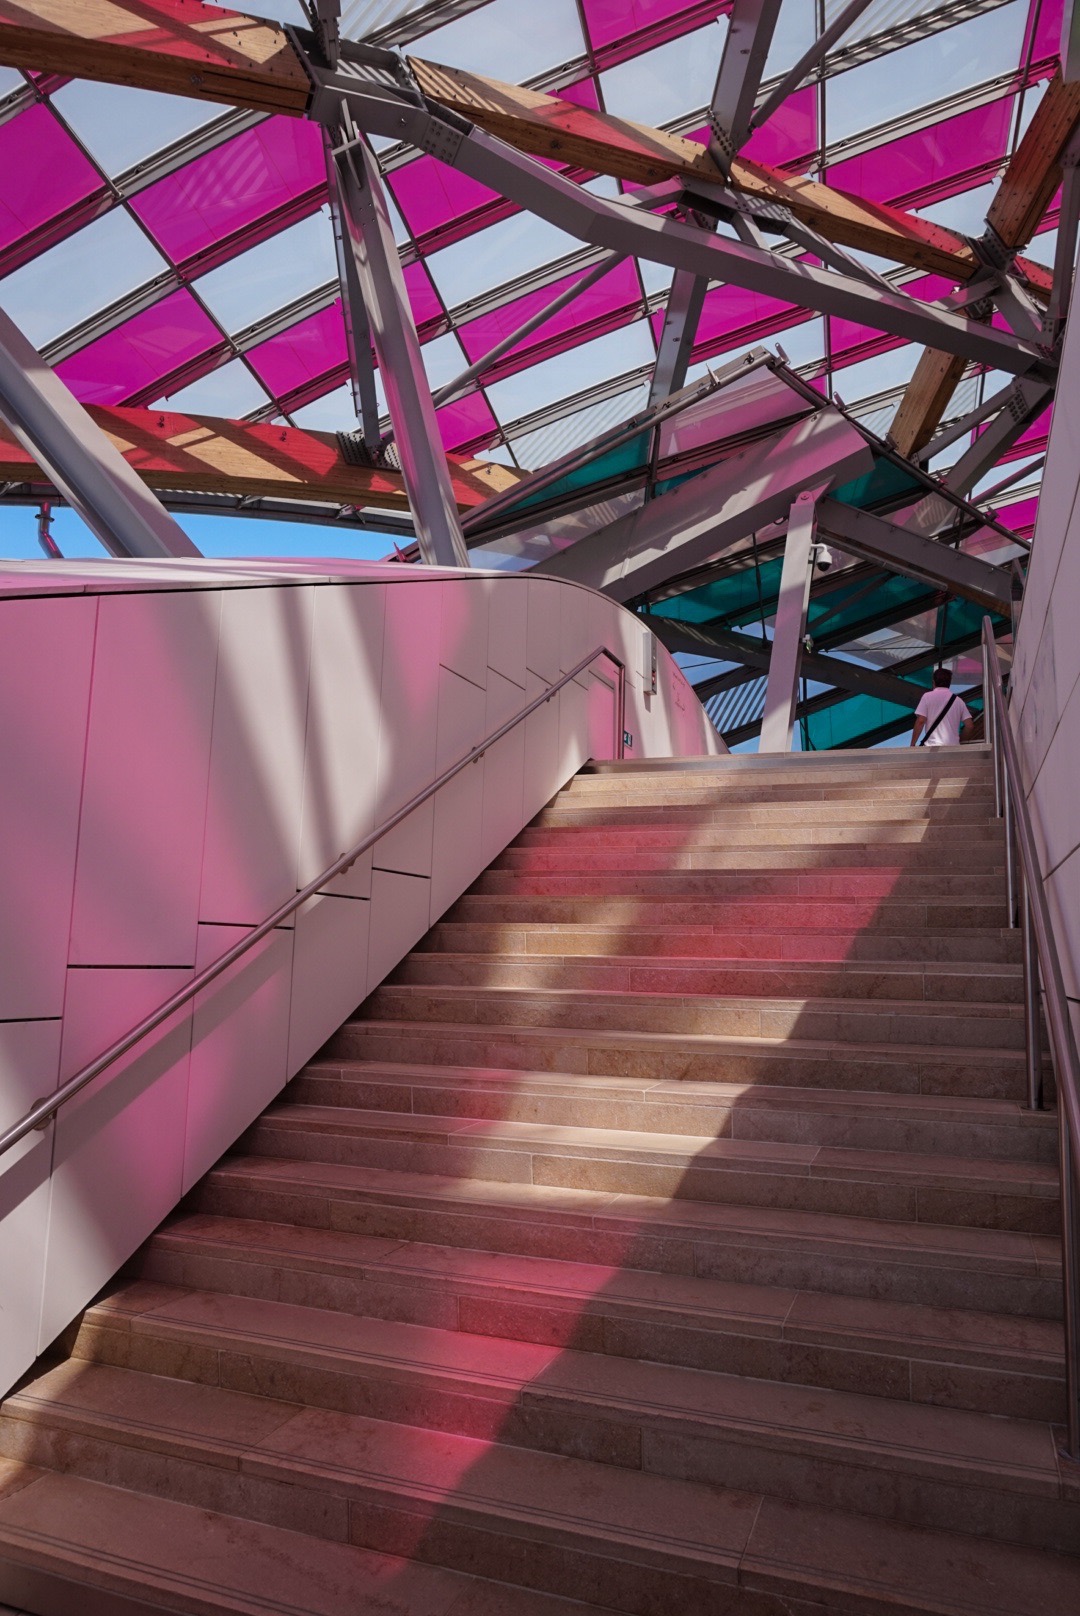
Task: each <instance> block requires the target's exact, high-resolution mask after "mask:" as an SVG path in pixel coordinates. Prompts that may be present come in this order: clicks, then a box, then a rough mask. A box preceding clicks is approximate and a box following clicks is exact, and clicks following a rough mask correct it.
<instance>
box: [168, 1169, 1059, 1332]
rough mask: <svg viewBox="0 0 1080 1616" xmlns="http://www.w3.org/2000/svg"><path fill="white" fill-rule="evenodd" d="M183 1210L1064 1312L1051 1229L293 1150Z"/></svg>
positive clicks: (1016, 1311) (218, 1183)
mask: <svg viewBox="0 0 1080 1616" xmlns="http://www.w3.org/2000/svg"><path fill="white" fill-rule="evenodd" d="M188 1205H189V1206H190V1207H192V1208H194V1209H195V1210H197V1211H203V1212H210V1213H216V1214H218V1215H221V1216H224V1217H245V1218H265V1219H266V1220H267V1221H269V1222H283V1221H286V1220H288V1221H291V1222H292V1223H294V1224H302V1225H304V1226H305V1227H311V1228H334V1229H345V1230H349V1231H351V1232H353V1233H355V1234H365V1235H376V1236H380V1237H382V1238H386V1239H391V1240H423V1241H426V1242H429V1243H433V1244H439V1245H454V1246H465V1247H469V1248H471V1249H474V1250H483V1251H489V1252H503V1253H507V1254H515V1255H519V1256H527V1257H529V1256H531V1257H554V1258H559V1259H561V1260H564V1261H572V1262H602V1263H609V1264H612V1265H617V1266H619V1267H621V1268H627V1269H646V1270H649V1271H653V1272H657V1273H672V1274H684V1275H685V1274H693V1275H697V1276H698V1277H700V1278H706V1279H708V1278H713V1279H722V1280H727V1281H734V1282H736V1283H739V1284H753V1285H781V1286H786V1287H788V1288H792V1289H796V1290H805V1291H810V1290H813V1291H827V1292H829V1293H831V1294H835V1295H839V1296H862V1297H868V1298H870V1299H876V1300H882V1301H891V1302H912V1303H917V1304H920V1305H923V1306H927V1307H941V1308H964V1309H972V1310H975V1311H978V1312H984V1313H1008V1314H1011V1315H1014V1316H1017V1317H1024V1316H1030V1317H1032V1318H1036V1319H1060V1317H1061V1260H1060V1247H1059V1243H1058V1241H1057V1240H1056V1239H1053V1238H1051V1237H1050V1236H1048V1235H1027V1234H1016V1233H1012V1232H1009V1231H1004V1230H998V1229H972V1228H966V1227H962V1226H959V1225H952V1226H950V1225H947V1224H918V1223H914V1224H912V1223H882V1222H880V1221H878V1220H875V1219H872V1218H851V1217H841V1216H838V1215H837V1214H835V1213H813V1212H806V1211H801V1212H797V1213H795V1212H790V1211H783V1210H777V1209H776V1208H772V1207H751V1206H730V1205H724V1204H723V1203H719V1202H706V1201H679V1200H675V1201H672V1200H667V1199H656V1198H654V1197H651V1196H645V1195H611V1194H609V1193H607V1192H605V1191H601V1190H587V1189H563V1188H561V1187H560V1186H558V1185H543V1184H514V1183H503V1182H499V1181H497V1180H491V1179H489V1180H483V1179H460V1178H451V1177H446V1176H440V1175H438V1174H434V1173H422V1172H415V1171H410V1170H396V1169H391V1168H379V1167H357V1166H349V1165H347V1164H341V1163H331V1162H317V1161H302V1160H294V1159H291V1158H289V1157H269V1156H232V1157H227V1158H226V1159H225V1160H224V1161H222V1162H220V1163H218V1165H217V1166H216V1167H215V1168H213V1170H212V1171H211V1172H210V1173H209V1174H208V1175H207V1176H206V1178H205V1179H203V1181H202V1182H201V1184H200V1185H198V1186H197V1188H196V1189H195V1190H193V1191H192V1194H191V1196H190V1197H189V1201H188Z"/></svg>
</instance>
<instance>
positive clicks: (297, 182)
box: [132, 118, 326, 262]
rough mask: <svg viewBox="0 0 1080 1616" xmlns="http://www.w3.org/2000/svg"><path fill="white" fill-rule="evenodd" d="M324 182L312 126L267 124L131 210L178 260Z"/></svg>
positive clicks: (149, 192)
mask: <svg viewBox="0 0 1080 1616" xmlns="http://www.w3.org/2000/svg"><path fill="white" fill-rule="evenodd" d="M325 181H326V171H325V164H324V160H323V149H322V135H321V132H320V130H319V129H318V127H317V126H316V125H315V124H309V123H303V122H302V121H301V120H300V119H298V118H269V119H267V121H266V122H265V123H263V124H260V125H259V126H258V128H256V129H249V130H247V131H246V132H245V133H244V134H242V135H237V136H236V137H235V138H234V139H232V140H230V141H227V142H226V143H225V145H223V146H219V147H218V148H217V149H216V150H215V151H212V152H207V154H206V155H205V157H199V158H196V160H195V161H194V162H192V163H188V164H187V165H186V166H185V167H184V168H181V169H178V170H177V172H176V173H175V174H170V175H168V176H167V177H166V178H165V179H163V180H159V181H158V182H157V184H156V185H151V186H149V187H148V188H147V189H146V190H145V191H143V192H141V193H140V195H138V196H137V197H135V198H134V199H133V201H132V207H133V208H134V210H135V212H136V213H137V214H138V216H139V218H140V219H141V220H142V221H143V223H144V224H145V225H146V227H147V229H148V230H149V231H150V233H151V234H152V235H153V236H154V238H155V239H156V240H157V241H158V242H160V244H161V246H162V248H163V250H164V251H165V252H166V253H167V254H168V256H169V257H170V258H171V259H172V260H173V261H174V262H180V261H183V260H184V259H187V258H190V257H192V256H193V255H194V254H196V253H199V252H203V251H205V249H206V248H207V247H210V246H212V245H213V244H214V243H215V242H217V241H220V240H221V239H222V238H223V237H226V236H230V235H232V234H233V233H234V232H235V231H237V230H240V229H243V228H244V226H246V225H251V224H253V223H254V222H255V221H256V220H258V219H261V218H265V217H266V216H267V215H268V214H272V213H274V212H276V211H277V210H278V209H280V208H282V207H284V206H285V205H286V204H287V203H289V202H290V201H292V200H293V199H294V198H295V197H297V196H300V195H302V194H304V193H305V192H308V191H311V190H314V189H319V188H321V187H322V186H324V185H325Z"/></svg>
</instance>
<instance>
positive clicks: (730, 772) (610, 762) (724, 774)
mask: <svg viewBox="0 0 1080 1616" xmlns="http://www.w3.org/2000/svg"><path fill="white" fill-rule="evenodd" d="M579 774H580V776H581V778H584V779H590V780H591V779H594V778H600V777H607V778H608V779H613V780H620V779H635V778H638V777H641V776H650V777H653V778H658V779H662V778H663V777H664V776H665V775H667V774H677V775H688V776H689V775H701V776H705V777H706V778H715V779H731V780H734V779H737V778H741V777H745V778H746V779H747V780H750V781H753V782H755V783H756V784H757V786H758V787H759V789H760V790H762V791H767V790H768V788H769V785H770V784H772V783H775V782H779V781H784V780H801V779H804V778H805V779H809V778H815V779H816V778H819V777H820V778H826V779H828V778H830V777H834V778H836V779H841V778H845V777H847V776H849V775H850V776H853V777H857V778H859V779H861V780H867V781H882V782H884V781H886V780H891V779H903V778H910V777H912V776H916V775H918V776H922V777H925V778H926V779H928V780H933V779H937V778H939V777H940V776H942V775H953V776H956V777H957V778H964V779H968V778H970V779H979V778H984V779H992V778H993V776H992V774H991V758H990V752H989V749H988V748H987V747H985V746H982V745H976V746H965V747H964V748H963V749H962V750H961V749H959V748H956V747H936V746H935V747H918V748H909V747H889V748H887V749H885V748H881V747H870V748H867V747H860V748H858V749H855V748H850V749H849V748H844V749H843V750H836V751H825V752H786V753H779V752H731V753H728V754H727V755H726V756H721V757H682V758H594V759H591V760H590V761H589V762H588V763H586V764H584V765H583V766H582V768H581V770H580V771H579Z"/></svg>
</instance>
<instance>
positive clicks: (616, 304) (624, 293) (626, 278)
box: [458, 259, 641, 375]
mask: <svg viewBox="0 0 1080 1616" xmlns="http://www.w3.org/2000/svg"><path fill="white" fill-rule="evenodd" d="M583 279H584V275H583V274H577V275H567V276H566V277H565V278H564V279H563V280H561V281H556V282H554V283H553V284H552V285H551V286H545V287H543V288H542V289H541V290H540V291H537V292H529V293H527V294H526V295H525V297H519V298H516V299H515V301H514V302H513V303H507V304H506V305H504V307H503V308H501V309H495V310H493V311H492V312H491V313H490V314H483V315H481V316H480V317H479V319H476V320H470V321H469V322H468V324H467V325H463V326H461V327H460V328H459V332H458V334H459V336H460V337H461V342H462V346H463V347H464V349H465V352H466V354H467V356H468V358H469V360H470V362H473V361H475V360H477V359H479V358H481V356H482V355H483V354H486V353H487V352H488V350H489V349H490V348H493V347H494V346H495V344H496V343H497V342H502V341H503V340H504V338H506V337H508V336H510V335H511V333H512V332H513V331H515V330H516V329H517V327H518V326H519V325H522V324H523V323H524V322H525V321H526V320H528V319H530V318H531V317H532V315H534V314H536V313H538V312H539V310H540V309H542V308H543V307H544V306H545V305H546V304H548V303H550V302H551V301H552V299H553V298H555V297H557V296H558V295H559V293H560V292H561V291H563V289H564V288H565V287H568V286H572V285H574V284H575V282H577V281H580V280H583ZM640 302H641V288H640V286H639V284H638V278H637V271H636V270H635V268H634V265H633V264H632V263H631V262H630V260H629V259H628V260H627V261H626V262H625V263H622V264H619V265H617V266H616V268H614V269H613V270H611V271H610V272H609V273H608V274H607V275H605V276H604V277H603V279H602V280H599V281H597V282H596V284H595V286H590V287H589V289H588V290H587V291H585V292H582V294H581V296H580V297H576V298H575V299H574V301H573V302H572V303H570V304H568V305H567V307H566V308H564V309H562V310H561V311H560V312H559V313H558V314H556V315H554V316H553V317H552V318H551V319H550V320H545V321H544V324H543V325H542V326H539V327H538V328H537V330H536V331H534V332H533V334H532V336H531V337H526V338H525V340H524V342H521V343H519V344H518V345H517V347H516V348H512V349H511V350H510V352H511V354H514V355H516V356H518V357H519V358H520V357H521V356H523V355H529V354H531V353H535V351H536V350H537V349H538V348H544V349H547V348H550V347H553V346H554V345H556V344H558V339H559V338H560V337H566V336H568V335H570V334H571V333H572V332H574V331H578V330H580V329H581V328H582V327H585V326H591V325H593V323H594V322H602V321H605V320H608V319H609V318H610V317H611V316H612V315H613V314H615V313H616V312H619V311H625V310H627V309H629V308H633V309H634V310H635V311H636V310H637V307H638V305H639V304H640ZM558 346H561V347H566V346H568V344H567V343H565V342H563V343H561V344H558ZM515 369H520V365H512V364H500V366H499V373H500V374H507V373H508V372H509V371H510V370H515ZM492 374H493V375H494V371H493V372H492Z"/></svg>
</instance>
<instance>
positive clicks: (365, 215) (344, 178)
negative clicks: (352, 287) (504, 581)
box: [334, 131, 469, 567]
mask: <svg viewBox="0 0 1080 1616" xmlns="http://www.w3.org/2000/svg"><path fill="white" fill-rule="evenodd" d="M343 135H344V138H345V143H344V144H343V145H341V146H339V147H338V148H337V149H336V150H335V153H334V160H335V163H336V165H337V174H338V198H339V201H340V203H341V212H342V227H343V231H344V236H345V249H346V251H350V250H351V252H352V256H353V261H354V263H355V265H356V274H357V279H358V280H359V283H360V290H361V293H362V296H363V301H364V305H365V307H366V309H367V314H368V319H369V321H370V323H371V336H372V340H373V342H374V344H375V354H376V357H377V359H378V361H379V372H380V374H381V376H382V382H383V388H384V390H385V393H386V402H387V404H388V405H389V408H390V420H391V423H392V424H393V428H394V440H395V442H396V443H397V448H398V454H399V456H400V458H401V472H402V476H403V477H404V479H405V489H406V492H407V493H408V496H409V506H410V509H411V510H412V514H413V520H414V522H415V524H416V537H417V542H418V543H419V545H420V553H421V555H422V556H423V558H424V560H425V561H426V562H427V563H428V565H429V566H439V567H467V566H468V565H469V552H468V550H467V549H466V548H465V540H464V539H463V538H462V536H461V523H460V522H459V520H458V512H457V501H456V500H455V499H454V491H453V487H452V486H451V482H450V471H449V468H448V466H447V463H446V454H445V452H444V450H443V446H442V439H441V438H440V436H439V424H438V421H437V420H436V418H435V406H434V404H433V403H432V400H431V388H430V386H429V385H428V379H427V375H426V373H425V371H424V362H423V359H422V358H421V356H420V343H419V341H418V339H417V335H416V326H415V325H414V323H413V317H412V309H411V308H410V306H409V297H408V293H407V292H406V290H405V279H404V276H403V275H402V273H401V260H400V259H399V257H398V250H397V245H396V243H395V241H394V232H393V228H392V226H391V223H390V214H389V211H388V209H387V205H386V197H385V194H384V192H383V188H382V181H381V179H380V176H379V170H378V166H377V164H376V162H375V158H374V156H373V154H372V152H371V149H370V147H369V146H368V145H367V144H366V142H365V141H363V140H361V139H359V138H357V137H356V136H355V135H354V134H352V133H351V132H350V133H348V134H345V132H344V131H343Z"/></svg>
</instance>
